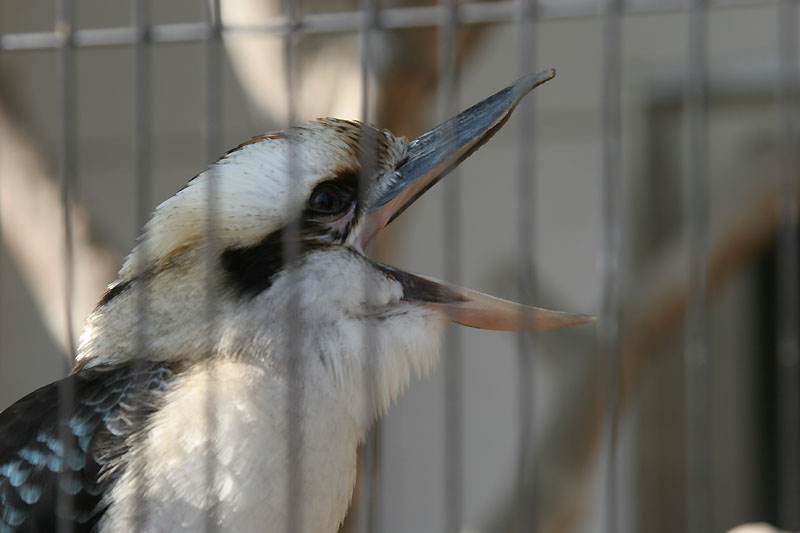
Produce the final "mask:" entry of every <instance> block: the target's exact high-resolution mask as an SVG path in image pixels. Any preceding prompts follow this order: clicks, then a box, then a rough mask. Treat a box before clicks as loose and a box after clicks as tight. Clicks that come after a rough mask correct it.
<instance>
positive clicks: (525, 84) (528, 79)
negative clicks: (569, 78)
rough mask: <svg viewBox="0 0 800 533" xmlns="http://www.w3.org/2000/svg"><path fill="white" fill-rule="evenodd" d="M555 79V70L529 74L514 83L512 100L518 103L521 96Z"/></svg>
mask: <svg viewBox="0 0 800 533" xmlns="http://www.w3.org/2000/svg"><path fill="white" fill-rule="evenodd" d="M555 77H556V69H554V68H549V69H547V70H543V71H541V72H538V73H536V74H529V75H528V76H525V77H524V78H520V79H519V80H517V81H516V83H514V85H513V87H514V89H515V91H514V92H515V93H516V94H515V95H514V96H515V98H514V100H516V101H519V100H521V99H522V97H523V96H525V95H526V94H528V93H529V92H531V91H532V90H534V89H535V88H536V87H538V86H539V85H541V84H543V83H545V82H548V81H550V80H552V79H553V78H555Z"/></svg>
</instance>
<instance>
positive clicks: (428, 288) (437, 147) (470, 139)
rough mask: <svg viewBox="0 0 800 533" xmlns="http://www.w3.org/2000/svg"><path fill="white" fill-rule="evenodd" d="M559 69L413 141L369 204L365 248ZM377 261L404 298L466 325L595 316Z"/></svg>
mask: <svg viewBox="0 0 800 533" xmlns="http://www.w3.org/2000/svg"><path fill="white" fill-rule="evenodd" d="M555 74H556V73H555V70H552V69H550V70H545V71H543V72H540V73H539V74H533V75H531V76H527V77H524V78H521V79H519V80H517V81H516V82H515V83H513V84H512V85H510V86H509V87H506V88H505V89H503V90H502V91H500V92H498V93H496V94H494V95H492V96H490V97H489V98H486V99H485V100H483V101H482V102H479V103H477V104H475V105H474V106H472V107H470V108H469V109H467V110H466V111H463V112H461V113H460V114H458V115H456V116H455V117H453V118H451V119H450V120H448V121H446V122H443V123H442V124H439V125H438V126H436V127H435V128H433V129H432V130H430V131H428V132H427V133H424V134H423V135H421V136H420V137H418V138H416V139H414V140H413V141H411V142H410V143H408V146H407V151H406V155H407V158H406V160H405V162H403V164H401V165H400V166H399V167H398V168H397V170H396V171H395V174H394V176H392V181H391V183H390V185H389V187H388V188H386V189H385V190H383V191H381V193H380V194H378V195H376V197H375V198H374V199H371V200H370V202H369V205H367V206H365V208H364V212H365V219H364V223H363V225H362V229H361V232H360V234H361V238H360V241H361V242H360V244H361V247H362V249H365V248H366V247H367V245H368V244H369V243H370V242H371V241H372V239H373V238H374V237H375V236H376V235H377V234H378V232H380V230H381V229H383V228H384V227H385V226H386V225H387V224H389V223H390V222H392V220H394V219H395V218H396V217H397V216H398V215H399V214H400V213H402V212H403V211H405V209H406V208H407V207H408V206H410V205H411V204H412V203H414V201H415V200H416V199H417V198H419V197H420V196H421V195H422V194H423V193H424V192H425V191H427V190H428V189H429V188H431V187H432V186H433V185H435V184H436V183H437V182H438V181H439V180H440V179H442V178H443V177H445V176H446V175H447V174H448V173H449V172H450V171H451V170H452V169H453V168H455V167H456V166H458V164H459V163H461V162H462V161H463V160H464V159H466V158H467V157H468V156H469V155H470V154H471V153H472V152H474V151H475V150H477V149H478V148H480V147H481V146H482V145H483V144H484V143H485V142H486V141H488V140H489V139H490V138H491V137H492V135H494V134H495V133H496V132H497V131H498V130H499V129H500V128H502V127H503V125H504V124H505V123H506V121H507V120H508V118H509V117H510V116H511V112H512V111H513V110H514V108H515V107H516V106H517V104H518V103H519V102H520V100H522V98H523V97H524V96H525V95H526V94H528V93H529V92H530V91H531V90H533V89H534V88H535V87H538V86H539V85H541V84H543V83H544V82H546V81H548V80H551V79H552V78H553V77H554V76H555ZM378 266H379V267H380V268H381V269H383V270H384V272H385V273H386V274H387V275H389V276H391V277H393V278H395V279H396V280H397V281H398V282H399V283H400V284H401V285H402V286H403V299H404V300H406V301H408V302H411V303H415V304H418V305H423V306H425V307H430V308H433V309H436V310H438V311H440V312H444V313H445V314H447V315H448V316H449V317H450V318H451V319H452V320H453V321H454V322H457V323H459V324H463V325H465V326H470V327H474V328H481V329H494V330H505V331H510V330H543V329H557V328H564V327H568V326H577V325H580V324H587V323H589V322H594V321H595V317H592V316H588V315H580V314H572V313H562V312H557V311H548V310H546V309H539V308H536V307H529V306H526V305H522V304H517V303H514V302H510V301H508V300H503V299H500V298H495V297H493V296H489V295H488V294H483V293H480V292H478V291H473V290H470V289H464V288H461V287H455V286H452V285H449V284H447V283H444V282H442V281H439V280H436V279H433V278H429V277H425V276H419V275H416V274H411V273H408V272H404V271H401V270H398V269H396V268H394V267H390V266H387V265H378Z"/></svg>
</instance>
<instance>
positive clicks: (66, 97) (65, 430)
mask: <svg viewBox="0 0 800 533" xmlns="http://www.w3.org/2000/svg"><path fill="white" fill-rule="evenodd" d="M56 9H57V11H56V16H57V21H56V33H57V34H58V35H59V37H60V41H59V46H58V78H59V86H60V93H59V107H60V110H61V132H60V133H61V142H60V144H59V154H58V155H59V157H58V159H59V181H60V183H61V204H62V209H63V212H64V219H63V223H64V261H63V269H64V311H65V312H66V314H65V317H66V324H65V326H66V332H67V348H68V350H69V360H70V363H74V361H75V339H74V336H73V329H72V325H73V317H72V302H73V281H74V255H73V238H72V209H71V204H70V201H71V197H72V194H73V192H72V188H73V186H74V181H75V154H76V145H75V143H76V139H75V137H76V133H77V131H76V130H77V128H76V111H77V110H76V106H77V101H76V98H75V94H76V93H75V81H76V78H75V43H74V40H73V31H74V28H73V23H74V8H73V3H72V0H57V4H56ZM70 366H71V365H70ZM74 401H75V390H74V386H73V384H72V380H69V379H64V380H61V381H60V382H59V387H58V416H59V420H60V421H61V423H60V424H59V440H60V442H62V443H64V446H65V450H64V456H65V457H68V456H69V455H70V454H71V453H72V452H71V447H72V446H74V444H75V443H74V438H73V436H72V434H71V431H70V430H69V420H70V418H71V416H72V412H73V411H74ZM58 475H59V477H61V476H64V481H65V482H68V479H67V478H66V476H67V475H69V473H68V472H62V473H60V474H58ZM74 503H75V500H74V496H73V495H69V494H67V492H66V491H58V499H57V502H56V516H58V517H59V520H58V523H57V527H56V529H57V531H58V532H59V533H61V532H66V531H71V529H72V527H71V523H70V521H69V520H68V519H67V518H66V517H70V516H72V515H73V509H74Z"/></svg>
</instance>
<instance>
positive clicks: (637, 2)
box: [0, 0, 778, 52]
mask: <svg viewBox="0 0 800 533" xmlns="http://www.w3.org/2000/svg"><path fill="white" fill-rule="evenodd" d="M777 4H778V0H711V1H709V2H708V5H709V7H720V8H722V7H755V6H774V5H777ZM444 9H445V8H444V7H443V6H441V5H435V6H422V7H395V8H386V9H381V10H380V13H379V14H378V16H377V20H376V26H377V27H379V28H383V29H408V28H424V27H431V26H438V25H440V24H441V21H442V20H443V17H445V16H446V13H445V11H444ZM683 10H685V2H684V1H683V0H628V1H627V2H624V6H623V7H622V14H623V15H635V14H647V13H661V12H670V11H683ZM602 14H603V3H602V2H599V1H597V0H584V1H576V2H564V0H542V1H541V2H540V5H539V8H538V10H537V18H538V19H539V20H547V19H564V18H581V17H596V16H601V15H602ZM366 16H370V14H369V13H365V12H363V11H345V12H340V13H316V14H312V15H306V16H303V17H299V18H298V20H297V22H296V23H294V24H293V23H290V21H289V20H288V19H287V18H286V17H274V18H270V19H267V20H265V21H264V22H260V23H257V24H237V25H222V26H221V27H220V28H219V30H220V31H221V32H222V33H223V34H224V35H226V36H227V35H238V34H242V35H245V34H248V33H255V34H275V35H284V34H287V33H290V32H293V33H299V34H313V33H342V32H357V31H359V30H360V29H361V28H362V27H363V20H362V19H363V17H366ZM517 16H518V12H517V3H516V2H515V1H513V0H512V1H504V2H477V3H472V4H463V5H459V8H458V13H457V17H458V18H457V21H456V22H457V23H458V24H459V25H462V24H486V23H508V22H514V21H515V20H516V17H517ZM213 33H214V32H213V31H212V30H211V29H210V28H209V27H208V25H207V24H206V23H204V22H182V23H174V24H157V25H154V26H152V27H151V28H150V36H149V37H150V39H149V42H150V43H191V42H197V41H205V40H208V39H210V38H212V34H213ZM64 38H65V36H64V33H63V31H59V30H58V29H56V30H54V31H42V32H26V33H6V34H3V35H0V51H4V52H12V51H23V50H50V49H57V48H59V47H60V46H61V44H62V42H63V40H64ZM141 39H142V36H141V32H140V31H139V30H138V29H137V28H136V27H133V26H122V27H112V28H84V29H76V30H75V31H74V32H73V33H72V40H73V45H74V46H75V47H77V48H95V47H104V46H125V45H133V44H136V43H137V42H139V41H140V40H141Z"/></svg>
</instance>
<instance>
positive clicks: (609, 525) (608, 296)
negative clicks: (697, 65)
mask: <svg viewBox="0 0 800 533" xmlns="http://www.w3.org/2000/svg"><path fill="white" fill-rule="evenodd" d="M621 91H622V0H606V3H605V12H604V16H603V112H602V113H603V114H602V126H603V128H602V129H603V260H602V262H601V264H602V268H603V308H602V321H601V323H600V324H599V326H598V329H599V335H600V343H601V350H602V358H603V360H604V365H605V366H606V368H607V372H608V374H607V376H606V379H607V387H608V392H607V394H608V403H607V419H608V422H607V424H608V426H607V433H606V435H607V445H606V454H607V455H606V457H605V463H606V464H605V471H606V486H605V494H604V497H605V501H604V506H605V512H606V515H605V518H606V521H605V524H604V526H605V531H607V532H609V533H615V532H616V531H617V530H618V516H617V513H618V496H619V487H618V479H617V433H618V425H619V421H618V405H617V404H618V403H619V398H618V395H619V373H620V370H621V367H620V365H621V358H620V334H621V331H620V330H621V324H620V321H621V313H622V307H621V299H622V279H621V267H622V264H621V254H622V252H621V249H622V205H621V203H622V168H621V156H622V153H621V149H622V147H621V135H622V123H621V100H620V94H621Z"/></svg>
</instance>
